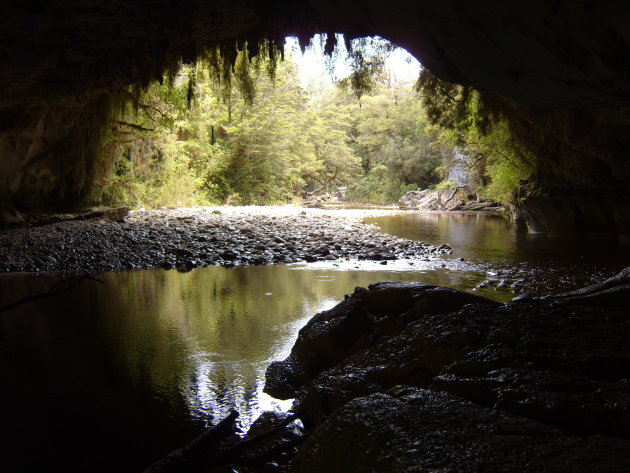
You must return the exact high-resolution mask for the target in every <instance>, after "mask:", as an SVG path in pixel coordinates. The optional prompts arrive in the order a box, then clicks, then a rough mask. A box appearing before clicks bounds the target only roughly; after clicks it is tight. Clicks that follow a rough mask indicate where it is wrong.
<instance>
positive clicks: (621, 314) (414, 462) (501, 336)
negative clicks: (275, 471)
mask: <svg viewBox="0 0 630 473" xmlns="http://www.w3.org/2000/svg"><path fill="white" fill-rule="evenodd" d="M629 346H630V267H629V268H626V269H625V270H624V271H622V272H621V273H620V274H619V275H617V276H615V277H613V278H611V279H609V280H607V281H605V282H604V283H602V284H598V285H595V286H591V287H589V288H585V289H582V290H579V291H574V292H571V293H567V294H563V295H561V296H556V297H547V298H539V299H529V300H527V299H526V300H523V301H520V302H512V303H508V304H496V303H494V302H492V301H489V300H487V299H483V298H481V297H477V296H474V295H470V294H466V293H463V292H459V291H456V290H452V289H447V288H441V287H434V286H427V285H422V284H414V283H393V282H382V283H377V284H374V285H371V286H370V287H369V288H368V289H364V288H357V290H356V291H355V292H354V293H353V294H351V295H348V296H346V300H344V301H343V302H342V303H340V304H339V305H337V306H336V307H334V308H333V309H331V310H329V311H326V312H322V313H320V314H317V315H316V316H315V317H314V318H313V319H312V320H311V321H310V322H309V323H308V324H307V325H306V326H305V327H304V328H303V329H302V331H301V332H300V334H299V336H298V340H297V341H296V343H295V345H294V347H293V349H292V351H291V354H290V355H289V357H288V358H287V359H286V360H284V361H280V362H275V363H273V364H271V365H270V366H269V368H268V371H267V384H266V388H265V389H266V391H267V392H269V393H270V394H272V395H275V396H279V397H296V401H295V410H296V411H298V412H300V413H301V414H300V417H301V419H302V421H303V422H304V425H305V426H306V428H307V429H308V430H309V431H310V432H312V434H311V435H310V436H309V437H308V439H307V440H306V442H305V443H304V444H303V445H302V446H301V447H300V449H299V451H298V452H297V454H296V456H295V457H294V459H293V460H292V462H291V463H290V464H288V465H287V467H286V468H287V469H286V471H293V472H297V473H310V472H319V471H327V472H346V473H347V472H357V473H358V472H366V471H370V472H383V473H384V472H392V471H397V472H434V471H440V472H486V471H506V472H508V471H509V472H514V471H519V472H530V471H531V472H582V471H584V472H587V471H588V472H594V471H598V472H627V471H630V352H629V351H628V347H629Z"/></svg>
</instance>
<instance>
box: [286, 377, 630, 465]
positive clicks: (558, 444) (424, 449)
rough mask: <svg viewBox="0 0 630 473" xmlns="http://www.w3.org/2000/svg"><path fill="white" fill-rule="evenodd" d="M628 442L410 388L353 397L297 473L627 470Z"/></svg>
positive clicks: (315, 440)
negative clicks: (572, 432)
mask: <svg viewBox="0 0 630 473" xmlns="http://www.w3.org/2000/svg"><path fill="white" fill-rule="evenodd" d="M629 449H630V441H628V440H620V439H610V438H603V437H590V438H589V437H587V438H580V437H575V436H571V435H567V434H564V433H562V432H559V431H557V430H556V429H553V428H550V427H547V426H544V425H541V424H539V423H537V422H533V421H530V420H527V419H524V418H522V417H518V416H515V415H510V414H506V413H503V412H499V411H496V410H493V409H487V408H483V407H480V406H477V405H475V404H472V403H469V402H466V401H462V400H461V399H458V398H457V397H454V396H451V395H448V394H445V393H434V392H431V391H426V390H423V389H415V388H408V387H398V388H394V389H393V390H392V392H391V393H388V394H380V393H379V394H372V395H370V396H367V397H361V398H357V399H354V400H352V401H350V402H349V403H347V404H346V405H345V406H344V407H342V408H341V409H339V410H338V411H337V412H335V413H334V414H333V415H331V416H330V417H329V418H328V419H327V420H326V421H325V422H324V423H323V424H322V425H321V426H320V427H319V428H318V429H317V430H316V431H315V432H314V433H313V435H311V437H310V438H309V439H308V440H307V441H306V443H305V444H304V446H303V447H302V449H301V450H300V453H299V454H298V455H297V457H296V459H295V461H294V471H295V472H296V473H319V472H324V471H325V472H329V473H335V472H339V473H342V472H343V473H351V472H356V473H364V472H373V473H381V472H382V473H390V472H437V471H439V472H468V473H470V472H499V471H501V472H536V473H541V472H549V473H560V472H567V473H569V472H575V471H589V472H604V471H605V472H620V473H621V472H624V471H628V470H627V466H628V464H627V459H628V451H629Z"/></svg>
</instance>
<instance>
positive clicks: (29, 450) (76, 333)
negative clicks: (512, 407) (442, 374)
mask: <svg viewBox="0 0 630 473" xmlns="http://www.w3.org/2000/svg"><path fill="white" fill-rule="evenodd" d="M447 217H448V218H444V216H442V215H436V214H432V215H429V216H426V215H425V216H423V215H421V214H407V215H405V216H402V217H383V218H380V219H379V220H378V224H379V225H380V226H381V228H382V229H383V231H386V232H391V233H394V234H397V235H401V236H405V237H408V238H413V239H420V240H423V241H427V242H428V243H433V244H435V243H442V242H448V243H450V244H451V245H452V247H453V248H454V253H453V254H452V255H448V256H445V257H435V258H422V259H419V260H417V261H412V262H409V261H399V262H390V263H388V264H387V265H382V264H379V263H375V262H362V263H359V262H356V261H347V262H337V263H328V262H327V263H325V264H324V263H313V264H309V265H289V266H260V267H248V268H234V269H225V268H221V267H210V268H200V269H196V270H194V271H191V272H189V273H179V272H176V271H134V272H120V273H107V274H102V275H98V276H97V278H98V280H99V281H100V282H97V281H90V280H86V281H83V282H81V283H80V284H79V285H77V286H76V287H74V288H72V289H71V290H69V291H68V292H66V293H64V294H63V295H61V296H58V297H54V298H46V299H42V300H39V301H35V302H31V303H29V304H25V305H22V306H20V307H17V308H15V309H12V310H10V311H7V312H4V313H0V373H2V377H3V381H2V389H0V406H2V407H1V408H2V410H3V414H2V422H1V424H0V433H1V434H2V437H3V438H4V439H5V440H4V441H3V443H2V449H1V452H2V456H3V471H7V472H32V471H64V472H74V471H76V472H79V471H81V472H85V471H90V472H121V473H122V472H127V471H128V472H136V471H141V470H142V469H143V467H145V466H147V465H148V464H149V463H151V462H153V461H154V460H156V459H158V458H159V457H161V456H162V455H164V454H165V453H167V452H168V451H170V450H172V449H174V448H177V447H179V446H181V444H182V443H185V442H186V441H188V440H189V439H191V438H193V437H195V436H196V435H197V434H199V433H200V432H201V431H202V430H203V429H204V428H205V427H206V426H207V425H208V424H209V423H211V422H212V421H213V419H219V418H221V417H223V416H224V415H225V414H226V413H227V411H228V409H230V408H233V407H235V408H237V409H238V410H239V411H240V413H241V427H242V428H243V429H245V428H246V427H247V426H248V425H249V423H250V422H251V420H252V419H253V418H255V417H256V416H257V415H258V413H260V412H261V411H262V410H272V409H287V408H288V407H289V405H290V403H287V402H284V403H283V402H280V401H277V400H274V399H272V398H270V397H269V396H267V395H265V394H263V393H262V387H263V384H264V370H265V368H266V366H267V365H268V364H269V362H270V361H272V360H275V359H281V358H284V357H285V356H286V355H287V354H288V352H289V350H290V347H291V345H292V344H293V341H294V340H295V337H296V334H297V331H298V330H299V328H300V327H301V326H302V325H303V324H304V323H305V322H306V320H308V318H309V317H311V316H312V315H313V314H315V313H316V312H319V311H321V310H324V309H327V308H330V307H332V306H333V305H334V304H335V303H336V302H337V301H339V300H340V299H342V298H343V295H344V294H346V293H349V292H352V291H353V289H354V288H355V287H356V286H367V285H368V284H370V283H373V282H376V281H381V280H403V281H421V282H424V283H430V284H439V285H445V286H451V287H459V288H462V289H465V290H473V289H474V288H475V287H477V289H476V292H477V293H480V294H483V295H486V296H489V297H493V298H494V299H497V300H508V299H509V298H511V297H513V296H514V292H515V291H516V290H517V289H516V288H513V287H510V285H504V286H503V287H496V286H493V285H492V284H490V285H486V286H484V287H479V286H480V285H482V286H483V284H482V283H483V282H484V281H487V280H488V279H489V278H490V279H492V278H493V277H495V276H496V275H499V276H501V275H504V277H506V278H511V279H510V281H511V280H512V279H515V278H517V279H521V280H523V281H524V282H523V283H521V284H524V285H525V288H524V289H530V288H534V289H535V287H536V286H537V284H538V281H539V279H542V280H545V278H547V279H546V280H547V281H548V282H547V283H546V284H554V285H555V286H554V287H556V288H558V289H561V288H565V289H566V288H570V287H572V285H577V284H580V283H582V282H584V281H589V280H590V279H593V278H597V277H602V276H608V275H610V274H612V273H613V272H615V271H616V270H618V269H620V268H621V267H622V266H623V265H624V264H626V265H627V264H629V261H628V255H629V254H630V253H628V251H627V250H628V248H627V246H625V245H624V244H621V243H613V242H607V243H606V244H604V243H603V242H597V241H596V242H590V243H588V242H587V243H585V242H584V241H583V240H566V239H565V240H553V239H551V240H550V239H545V238H543V237H540V236H533V237H532V236H519V235H516V234H515V233H514V232H513V231H512V230H511V228H510V227H509V226H508V225H507V223H506V222H505V221H503V220H497V219H492V218H483V217H482V218H477V217H463V218H462V217H459V216H447ZM541 238H542V239H541ZM461 258H463V259H464V261H461V260H460V259H461ZM552 269H553V270H554V271H555V272H551V270H552ZM549 274H552V275H553V277H550V276H549ZM528 276H529V279H528ZM552 281H555V282H552ZM52 282H53V281H51V279H50V278H47V277H42V276H39V277H34V276H23V277H18V278H10V279H3V280H2V281H1V285H0V305H3V304H6V303H8V302H11V301H14V300H18V299H20V298H21V297H22V296H24V295H26V294H37V293H42V292H45V291H46V290H47V289H48V288H49V287H50V285H51V283H52ZM524 289H523V288H521V289H519V290H524ZM532 290H533V289H532ZM7 465H8V466H9V468H7V469H4V466H7Z"/></svg>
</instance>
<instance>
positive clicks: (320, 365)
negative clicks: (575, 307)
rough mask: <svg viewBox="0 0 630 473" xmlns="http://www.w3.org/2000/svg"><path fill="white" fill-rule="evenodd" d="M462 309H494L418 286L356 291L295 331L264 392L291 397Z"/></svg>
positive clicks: (448, 292)
mask: <svg viewBox="0 0 630 473" xmlns="http://www.w3.org/2000/svg"><path fill="white" fill-rule="evenodd" d="M466 304H479V305H482V306H488V307H492V306H496V305H498V304H497V303H496V302H493V301H490V300H489V299H485V298H483V297H479V296H475V295H473V294H469V293H466V292H462V291H458V290H455V289H449V288H444V287H437V286H431V285H426V284H420V283H402V282H380V283H376V284H371V285H370V286H369V289H365V288H357V289H356V290H355V292H354V293H353V294H351V295H348V296H346V300H344V301H343V302H341V303H339V304H338V305H337V306H335V307H334V308H332V309H330V310H327V311H324V312H321V313H319V314H317V315H316V316H314V317H313V318H312V319H311V320H310V321H309V322H308V323H307V324H306V326H304V327H303V328H302V329H301V330H300V333H299V335H298V339H297V341H296V342H295V345H294V346H293V349H292V350H291V353H290V355H289V357H288V358H287V359H286V360H284V361H276V362H273V363H272V364H271V365H270V366H269V368H268V369H267V382H266V384H265V392H267V393H268V394H271V395H272V396H274V397H277V398H282V399H288V398H292V397H295V395H296V394H297V393H298V391H299V390H300V389H301V387H303V386H305V385H307V384H309V383H310V382H311V381H312V380H313V379H315V378H316V376H317V375H319V374H320V373H322V372H324V371H326V370H328V369H331V368H333V367H334V366H336V365H337V364H339V363H342V362H343V361H344V360H346V359H349V358H350V357H351V356H353V355H354V354H356V353H357V352H361V351H362V350H364V349H366V348H367V347H372V346H374V345H375V344H378V342H379V340H390V338H391V336H392V335H394V334H396V333H398V332H400V331H401V330H402V329H403V328H404V327H405V326H406V325H408V324H409V323H410V322H412V321H414V320H418V319H421V318H422V317H425V316H430V315H435V314H444V313H449V312H453V311H455V310H458V309H460V308H461V307H463V306H464V305H466Z"/></svg>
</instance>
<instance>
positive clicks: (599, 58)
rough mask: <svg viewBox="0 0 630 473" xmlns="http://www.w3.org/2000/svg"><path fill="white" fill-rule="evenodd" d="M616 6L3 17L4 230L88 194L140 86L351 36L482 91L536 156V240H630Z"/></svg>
mask: <svg viewBox="0 0 630 473" xmlns="http://www.w3.org/2000/svg"><path fill="white" fill-rule="evenodd" d="M620 9H621V10H623V8H622V7H621V6H619V8H617V7H616V6H615V5H614V4H612V3H610V4H609V3H597V4H590V3H584V4H580V5H577V6H576V5H569V4H565V3H563V2H556V3H553V2H544V1H540V2H536V3H535V4H528V5H497V4H495V3H494V2H482V3H481V4H475V5H465V4H459V3H457V4H452V5H448V6H438V5H433V4H431V2H419V3H413V4H411V3H409V2H404V1H400V2H394V3H388V4H387V6H382V5H376V4H370V3H365V4H364V3H361V2H359V3H357V2H342V3H339V2H335V3H334V4H333V3H330V2H324V1H313V2H309V3H306V4H304V5H300V6H297V5H290V4H284V3H282V2H277V3H276V2H271V3H270V2H225V3H222V2H219V3H216V4H213V5H212V6H209V5H206V4H205V3H203V2H188V3H187V4H186V5H185V6H184V5H183V4H182V5H181V6H173V5H170V4H167V3H165V2H158V1H156V2H149V3H148V4H146V5H145V4H143V5H142V6H140V5H135V4H132V3H121V4H118V3H116V4H111V3H109V2H97V3H96V4H90V7H89V8H84V7H82V6H81V5H80V3H74V2H56V3H54V4H50V5H48V4H47V5H37V6H34V4H32V3H24V4H20V5H11V6H4V7H3V11H2V13H3V14H2V23H1V25H0V26H1V31H2V38H1V39H2V47H1V49H0V51H1V52H2V57H3V58H4V60H3V63H2V69H1V76H0V81H1V83H2V98H1V99H0V124H1V125H2V137H1V139H0V153H1V156H2V158H1V159H2V161H1V163H0V165H1V167H2V168H1V170H2V173H1V176H2V177H1V181H0V189H1V190H0V199H1V200H2V202H3V205H2V207H3V219H4V220H9V221H10V220H12V219H15V217H16V215H17V214H16V212H15V208H16V207H17V210H28V209H37V208H40V209H41V208H44V207H46V206H49V207H57V208H59V207H67V206H68V205H70V204H71V203H76V202H78V201H81V200H83V199H85V198H86V197H88V196H89V193H90V191H91V187H92V185H93V183H94V177H95V175H96V173H97V172H98V168H99V163H98V160H97V159H96V158H97V154H98V153H97V152H96V150H97V148H98V144H99V142H100V132H99V130H102V127H103V126H104V124H106V122H107V117H108V110H111V108H112V106H113V102H112V98H113V97H115V96H116V94H118V93H119V92H120V91H121V90H123V89H124V88H125V87H127V86H128V85H129V84H135V85H136V86H137V87H144V86H146V85H147V84H148V83H149V82H150V81H151V80H152V79H157V78H160V77H162V76H163V74H164V72H165V71H168V70H172V69H173V67H176V65H177V64H178V63H179V61H180V60H183V61H184V62H192V61H194V60H195V59H196V57H197V56H198V55H199V53H200V51H202V50H203V49H204V48H206V47H207V46H208V45H213V44H214V45H217V44H218V45H221V47H223V48H224V51H225V52H226V53H227V55H228V56H230V55H231V54H233V53H232V52H230V51H233V49H232V47H233V46H232V45H234V44H235V43H238V42H241V43H243V42H245V41H247V42H248V44H252V45H253V44H257V43H258V41H259V40H260V39H261V38H266V39H268V40H269V41H270V42H271V43H272V44H273V43H277V44H280V43H281V42H282V38H283V37H284V36H285V35H287V34H294V35H296V36H298V37H299V38H303V39H304V38H310V37H311V36H312V34H313V33H315V32H322V31H323V32H330V31H344V32H346V34H347V36H348V37H359V36H366V35H374V34H378V35H380V36H382V37H384V38H387V39H389V40H391V41H392V42H393V43H395V44H398V45H400V46H402V47H404V48H405V49H407V50H408V51H410V52H411V53H412V54H413V55H415V56H416V57H417V58H419V59H420V60H421V61H422V63H423V64H424V65H425V66H427V67H428V68H429V69H430V70H431V71H433V72H434V73H435V74H436V75H437V76H439V77H441V78H442V79H445V80H449V81H454V82H458V83H464V84H471V85H473V86H474V87H476V88H478V89H479V90H481V91H484V93H485V94H486V96H487V97H488V102H489V103H491V104H492V106H493V107H494V109H495V110H498V111H501V112H502V113H503V114H505V115H506V116H507V117H508V119H509V120H510V123H511V125H512V128H513V129H514V130H516V133H517V134H518V135H519V136H521V137H522V140H523V142H524V143H526V144H527V146H528V147H529V149H531V150H532V151H533V152H534V153H535V154H536V155H537V156H539V157H540V161H539V163H538V164H537V169H536V172H535V173H534V174H533V175H532V183H533V186H532V187H533V189H534V190H533V191H532V192H530V193H529V195H528V196H527V198H526V199H523V200H522V208H523V210H524V214H525V217H526V218H527V219H528V221H529V222H530V224H531V226H532V227H534V228H536V229H539V230H543V231H546V230H556V231H566V230H575V229H576V227H579V228H580V229H588V230H601V231H612V232H616V233H627V228H628V225H629V223H628V215H629V214H630V212H629V209H628V205H629V204H628V202H629V200H628V198H627V192H628V191H627V189H628V183H629V182H630V178H629V176H630V171H629V166H628V160H627V159H626V155H625V153H626V150H627V146H628V141H627V140H628V138H627V137H628V133H627V130H628V101H629V95H630V93H629V91H628V83H630V81H628V80H627V79H628V68H627V57H628V39H627V36H626V35H625V33H624V31H626V29H625V24H624V22H623V18H624V15H623V14H621V11H620ZM35 11H37V14H36V15H34V14H33V13H34V12H35ZM545 25H547V26H545ZM593 130H596V133H594V132H593Z"/></svg>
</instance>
